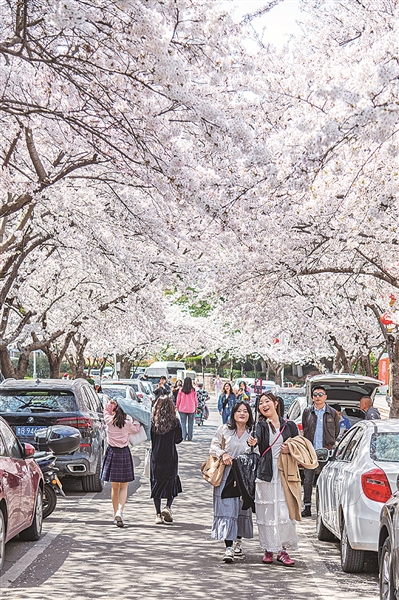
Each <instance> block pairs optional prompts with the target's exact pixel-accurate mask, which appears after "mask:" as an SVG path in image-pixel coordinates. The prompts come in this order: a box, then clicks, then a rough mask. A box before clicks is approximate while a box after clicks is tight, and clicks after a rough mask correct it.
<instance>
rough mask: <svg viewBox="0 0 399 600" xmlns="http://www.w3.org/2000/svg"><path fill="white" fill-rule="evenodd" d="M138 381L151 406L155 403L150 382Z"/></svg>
mask: <svg viewBox="0 0 399 600" xmlns="http://www.w3.org/2000/svg"><path fill="white" fill-rule="evenodd" d="M139 381H141V383H142V384H143V386H144V389H145V391H146V393H147V396H148V397H149V399H150V401H151V404H153V403H154V401H155V394H154V388H153V385H152V383H151V382H150V381H143V380H142V379H140V380H139Z"/></svg>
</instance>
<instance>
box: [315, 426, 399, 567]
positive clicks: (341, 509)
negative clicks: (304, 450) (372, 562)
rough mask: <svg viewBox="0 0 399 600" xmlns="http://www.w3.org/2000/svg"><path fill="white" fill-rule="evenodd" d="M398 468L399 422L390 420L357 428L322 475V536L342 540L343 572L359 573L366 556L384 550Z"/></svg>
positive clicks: (319, 484)
mask: <svg viewBox="0 0 399 600" xmlns="http://www.w3.org/2000/svg"><path fill="white" fill-rule="evenodd" d="M324 452H325V453H326V454H328V450H324ZM318 453H320V451H318ZM319 456H320V454H319ZM398 470H399V421H398V420H397V419H387V420H375V421H359V422H358V423H356V424H355V425H353V426H352V427H351V429H350V430H349V431H348V432H347V433H346V434H345V436H344V437H343V438H342V440H341V441H340V442H339V444H338V446H337V447H336V448H335V450H334V451H333V453H332V455H331V457H330V458H329V460H328V462H327V464H326V465H325V466H324V469H323V470H322V471H321V473H320V475H319V478H318V480H317V484H316V511H317V521H316V523H317V525H316V528H317V536H318V538H319V540H324V541H333V540H334V539H335V538H338V539H339V540H340V549H341V566H342V569H343V571H346V572H347V573H359V572H360V571H362V570H363V566H364V560H365V552H366V551H371V552H377V551H378V549H379V543H380V542H379V523H380V512H381V507H382V504H384V503H385V502H386V501H387V500H388V499H389V498H390V497H391V495H392V493H393V492H394V491H395V490H396V478H397V474H398Z"/></svg>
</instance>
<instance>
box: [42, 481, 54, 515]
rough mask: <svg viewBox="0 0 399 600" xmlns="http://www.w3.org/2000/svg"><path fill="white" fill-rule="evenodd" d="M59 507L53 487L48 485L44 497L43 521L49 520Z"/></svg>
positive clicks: (45, 487)
mask: <svg viewBox="0 0 399 600" xmlns="http://www.w3.org/2000/svg"><path fill="white" fill-rule="evenodd" d="M56 506H57V494H56V493H55V490H54V488H53V487H51V485H49V484H48V483H46V485H45V486H44V495H43V519H47V517H49V516H50V515H51V513H52V512H54V509H55V507H56Z"/></svg>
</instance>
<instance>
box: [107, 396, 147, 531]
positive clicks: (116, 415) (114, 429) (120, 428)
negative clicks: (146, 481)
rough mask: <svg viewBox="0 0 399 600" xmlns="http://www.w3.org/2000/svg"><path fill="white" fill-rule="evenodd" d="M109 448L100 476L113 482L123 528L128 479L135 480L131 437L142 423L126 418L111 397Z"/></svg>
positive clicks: (117, 517)
mask: <svg viewBox="0 0 399 600" xmlns="http://www.w3.org/2000/svg"><path fill="white" fill-rule="evenodd" d="M104 419H105V423H106V425H107V442H108V447H107V449H106V451H105V454H104V460H103V466H102V472H101V479H102V480H103V481H110V482H111V483H112V490H111V500H112V506H113V508H114V524H115V525H117V526H118V527H123V509H124V508H125V504H126V500H127V488H128V483H129V481H133V480H134V472H133V461H132V455H131V453H130V449H129V436H130V434H131V433H138V432H139V430H140V423H139V422H138V421H135V420H134V419H133V420H132V419H131V418H130V417H127V416H126V414H125V413H124V412H123V410H122V408H121V407H120V406H119V405H118V404H117V403H116V402H115V401H114V400H111V402H109V403H108V404H107V405H106V406H105V408H104Z"/></svg>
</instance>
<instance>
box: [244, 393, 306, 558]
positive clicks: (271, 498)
mask: <svg viewBox="0 0 399 600" xmlns="http://www.w3.org/2000/svg"><path fill="white" fill-rule="evenodd" d="M258 410H259V421H258V424H257V426H256V434H255V435H256V437H255V438H254V437H252V436H250V437H249V439H248V444H249V445H250V446H256V445H258V448H259V454H260V459H259V465H258V470H257V478H256V482H255V508H256V521H257V524H258V531H259V541H260V546H261V548H262V549H263V551H264V553H265V554H264V556H263V559H262V561H263V562H264V563H265V564H271V563H272V562H273V554H274V553H277V560H278V561H279V562H281V563H282V564H283V565H284V566H286V567H292V566H293V565H294V564H295V563H294V561H293V560H292V558H290V556H289V555H288V552H287V550H296V549H297V548H298V536H297V533H296V521H293V520H291V519H290V516H289V511H288V506H287V502H286V500H285V495H284V489H283V485H282V482H281V476H280V473H279V470H278V468H277V461H278V458H279V456H280V452H282V453H283V454H288V453H289V450H288V446H287V444H286V443H285V441H286V440H287V439H288V438H292V437H295V436H297V435H299V432H298V428H297V426H296V424H295V423H294V422H293V421H285V420H284V419H283V418H282V417H281V416H280V415H279V402H278V400H277V398H276V397H275V396H274V394H272V393H271V392H269V393H268V394H262V396H261V397H260V399H259V403H258Z"/></svg>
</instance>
